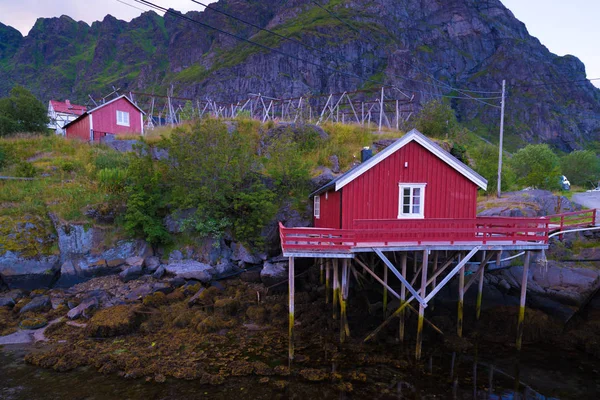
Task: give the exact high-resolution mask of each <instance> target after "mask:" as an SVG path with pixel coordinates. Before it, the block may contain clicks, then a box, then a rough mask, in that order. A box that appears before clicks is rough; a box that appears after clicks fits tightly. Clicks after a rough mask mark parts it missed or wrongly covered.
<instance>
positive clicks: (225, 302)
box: [215, 299, 240, 316]
mask: <svg viewBox="0 0 600 400" xmlns="http://www.w3.org/2000/svg"><path fill="white" fill-rule="evenodd" d="M239 307H240V303H239V302H238V301H237V300H235V299H218V300H216V301H215V312H216V313H218V314H220V315H223V316H231V315H235V314H236V313H237V311H238V309H239Z"/></svg>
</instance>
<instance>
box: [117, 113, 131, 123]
mask: <svg viewBox="0 0 600 400" xmlns="http://www.w3.org/2000/svg"><path fill="white" fill-rule="evenodd" d="M117 125H122V126H129V113H128V112H126V111H117Z"/></svg>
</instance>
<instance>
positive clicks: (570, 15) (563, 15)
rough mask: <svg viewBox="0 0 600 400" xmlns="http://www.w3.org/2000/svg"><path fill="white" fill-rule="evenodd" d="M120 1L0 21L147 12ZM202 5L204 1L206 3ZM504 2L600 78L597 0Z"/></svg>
mask: <svg viewBox="0 0 600 400" xmlns="http://www.w3.org/2000/svg"><path fill="white" fill-rule="evenodd" d="M121 1H122V2H121ZM121 1H119V0H101V1H97V0H96V1H89V0H88V1H82V0H19V1H15V0H0V22H2V23H4V24H6V25H10V26H13V27H15V28H17V29H18V30H20V31H21V32H22V33H23V34H24V35H26V34H27V33H28V32H29V30H30V29H31V27H32V26H33V24H34V23H35V20H36V19H37V18H38V17H58V16H60V15H62V14H66V15H69V16H70V17H72V18H73V19H76V20H83V21H86V22H88V23H91V22H93V21H96V20H101V19H103V18H104V16H105V15H106V14H112V15H113V16H115V17H117V18H120V19H125V20H130V19H131V18H133V17H135V16H137V15H139V14H140V12H141V11H140V10H139V9H144V10H146V9H147V7H145V6H143V5H141V4H139V3H136V2H135V1H134V0H121ZM264 1H269V0H264ZM153 2H154V3H156V4H160V5H163V6H165V7H170V8H174V9H176V10H180V11H184V12H185V11H190V10H201V9H202V7H201V6H199V5H198V4H195V3H193V2H192V1H190V0H154V1H153ZM201 2H202V3H207V2H210V0H203V1H201ZM123 3H128V4H130V5H126V4H123ZM503 3H504V5H506V6H507V7H508V8H509V9H510V10H512V12H513V13H514V14H515V16H516V17H517V18H518V19H519V20H521V21H522V22H524V23H525V24H526V25H527V29H528V30H529V33H530V34H532V35H533V36H536V37H537V38H538V39H540V41H541V42H542V44H544V45H545V46H546V47H548V48H549V49H550V51H552V52H553V53H556V54H559V55H565V54H573V55H575V56H577V57H579V58H580V59H581V60H582V61H583V62H584V63H585V65H586V71H587V76H588V78H590V79H592V78H600V50H599V48H598V40H599V39H600V23H599V21H598V18H599V16H600V1H599V0H569V1H564V0H503ZM131 5H133V6H134V7H136V8H134V7H132V6H131ZM138 8H139V9H138ZM594 84H595V85H596V86H599V87H600V81H595V82H594Z"/></svg>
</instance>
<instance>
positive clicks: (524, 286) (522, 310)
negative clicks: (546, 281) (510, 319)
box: [517, 251, 531, 350]
mask: <svg viewBox="0 0 600 400" xmlns="http://www.w3.org/2000/svg"><path fill="white" fill-rule="evenodd" d="M530 260H531V252H529V251H527V252H526V253H525V263H524V264H523V277H522V278H521V300H520V302H519V321H518V325H517V350H521V344H522V342H523V321H524V320H525V300H526V297H527V275H528V274H529V262H530Z"/></svg>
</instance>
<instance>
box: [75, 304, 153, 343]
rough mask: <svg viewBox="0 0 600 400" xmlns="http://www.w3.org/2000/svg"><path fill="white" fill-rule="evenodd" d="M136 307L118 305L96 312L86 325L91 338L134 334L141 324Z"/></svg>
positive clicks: (140, 317)
mask: <svg viewBox="0 0 600 400" xmlns="http://www.w3.org/2000/svg"><path fill="white" fill-rule="evenodd" d="M138 311H139V307H138V306H129V305H118V306H114V307H109V308H106V309H104V310H100V311H98V312H97V313H96V314H95V315H94V316H93V317H92V319H91V320H90V322H89V323H88V326H87V328H86V333H87V334H88V336H92V337H113V336H119V335H127V334H129V333H132V332H134V331H135V330H136V329H137V328H138V327H139V326H140V323H141V322H142V314H140V313H139V312H138Z"/></svg>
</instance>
